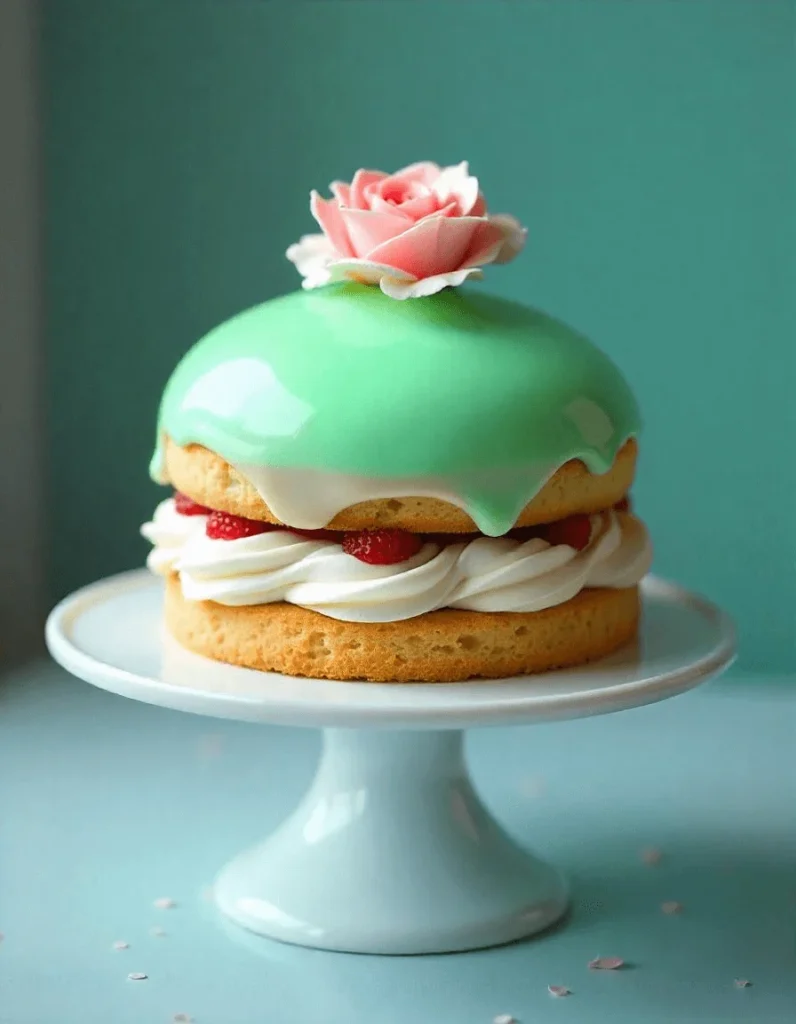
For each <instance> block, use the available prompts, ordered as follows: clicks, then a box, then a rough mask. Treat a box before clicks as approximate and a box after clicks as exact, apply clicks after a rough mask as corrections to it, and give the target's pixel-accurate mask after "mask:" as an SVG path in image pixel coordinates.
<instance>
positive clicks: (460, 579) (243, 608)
mask: <svg viewBox="0 0 796 1024" xmlns="http://www.w3.org/2000/svg"><path fill="white" fill-rule="evenodd" d="M331 189H332V193H333V198H332V199H329V200H324V199H321V197H320V196H318V194H317V193H312V197H311V210H312V212H313V214H314V215H315V217H316V220H317V221H318V223H319V224H320V226H321V228H322V234H319V235H309V236H304V237H303V238H302V239H301V241H300V242H299V243H297V244H296V245H295V246H291V248H290V249H289V250H288V257H289V258H290V259H291V260H292V261H293V262H294V263H295V265H296V266H297V267H298V269H299V271H300V272H301V273H302V275H303V277H304V281H303V285H304V287H303V288H302V289H301V290H298V291H296V292H293V293H290V294H288V295H284V296H281V297H278V298H275V299H271V300H269V301H267V302H264V303H262V304H261V305H259V306H256V307H254V308H253V309H249V310H247V311H245V312H243V313H241V314H239V315H238V316H236V317H233V318H232V319H231V320H229V321H228V322H226V323H224V324H222V325H221V326H220V327H217V328H216V329H215V330H213V331H211V332H210V333H209V334H208V335H207V336H206V337H204V338H203V339H202V340H201V341H199V342H198V343H197V344H196V345H195V346H194V347H193V348H192V349H191V350H190V351H189V352H188V353H187V354H186V355H185V356H184V358H183V359H182V361H181V362H180V363H179V364H178V366H177V368H176V369H175V371H174V373H173V374H172V376H171V378H170V380H169V382H168V384H167V386H166V389H165V392H164V395H163V398H162V401H161V406H160V412H159V419H158V425H157V446H156V451H155V454H154V457H153V460H152V466H151V473H152V476H153V477H154V478H155V479H156V480H157V481H159V482H160V483H163V484H168V485H170V486H171V487H172V488H173V489H174V494H173V496H172V497H169V498H167V499H166V500H165V501H163V502H161V504H160V505H159V506H158V507H157V509H156V511H155V514H154V516H153V518H152V521H151V522H149V523H147V524H145V525H144V526H143V527H142V532H143V533H144V535H145V536H146V537H147V538H148V539H149V540H150V541H151V542H152V545H153V547H152V550H151V552H150V554H149V557H148V565H149V567H150V568H151V569H152V570H153V571H154V572H156V573H159V574H161V575H163V576H164V577H165V621H166V626H167V629H168V631H169V632H170V633H171V634H172V636H173V637H174V638H175V639H176V640H177V641H178V642H179V643H180V644H181V645H183V646H184V647H186V648H188V649H189V650H192V651H194V652H197V653H199V654H202V655H205V656H206V657H209V658H214V659H217V660H219V661H223V662H228V663H231V664H235V665H242V666H245V667H248V668H253V669H258V670H263V671H276V672H281V673H286V674H289V675H299V676H311V677H317V678H322V679H330V680H363V681H380V682H396V683H401V682H447V681H455V680H467V679H475V678H487V679H489V678H503V677H507V676H514V675H523V674H528V673H536V672H543V671H547V670H550V669H555V668H561V667H566V666H572V665H578V664H581V663H584V662H588V661H592V660H594V659H597V658H601V657H603V656H605V655H608V654H610V653H612V652H614V651H616V650H617V649H619V648H620V647H622V646H623V645H625V644H627V643H628V642H630V641H632V640H633V639H634V638H635V636H636V634H637V630H638V624H639V615H640V602H639V587H638V585H639V582H640V580H641V579H642V577H643V576H644V575H645V573H646V572H647V570H648V569H649V565H650V561H651V547H650V541H649V537H648V535H647V531H646V528H645V527H644V524H643V523H642V522H641V520H640V519H638V518H637V517H636V516H635V515H634V513H633V510H632V508H631V505H630V501H629V496H628V493H629V490H630V487H631V485H632V482H633V478H634V473H635V468H636V458H637V453H638V447H637V437H638V433H639V429H640V416H639V411H638V407H637V404H636V401H635V399H634V397H633V394H632V392H631V390H630V388H629V387H628V385H627V383H626V381H625V380H624V378H623V377H622V375H621V373H620V372H619V370H618V369H617V368H616V366H615V365H614V364H613V362H612V361H611V360H610V359H609V358H608V357H607V356H606V355H605V354H604V353H603V352H601V351H600V349H598V348H597V347H596V346H595V345H593V344H592V343H591V342H590V341H589V340H587V339H586V338H585V337H584V336H582V335H581V334H579V333H578V332H576V331H574V330H572V329H571V328H569V327H567V326H565V325H564V324H563V323H561V322H559V321H558V320H556V319H554V318H553V317H551V316H548V315H547V314H545V313H542V312H540V311H538V310H535V309H532V308H530V307H527V306H524V305H522V304H519V303H516V302H512V301H508V300H506V299H501V298H497V297H494V296H490V295H488V294H485V293H482V292H480V291H478V290H477V289H473V288H471V287H469V286H468V287H465V288H463V287H461V286H462V284H463V283H464V282H465V280H467V279H468V278H476V279H477V278H478V277H480V276H481V268H482V267H483V266H485V265H487V264H489V263H499V262H505V261H506V260H507V259H510V258H513V256H515V255H516V254H517V253H518V252H519V251H520V249H521V248H522V245H523V243H524V240H525V232H524V230H523V229H522V228H521V226H520V225H519V223H518V222H517V221H516V220H515V219H514V218H512V217H509V216H506V215H493V214H489V213H488V212H487V208H486V203H485V201H484V198H483V196H482V194H481V192H480V190H479V188H478V183H477V181H476V179H475V178H473V177H472V176H471V175H470V174H469V170H468V167H467V165H466V164H461V165H458V166H456V167H450V168H439V167H437V166H436V165H435V164H430V163H423V164H414V165H412V166H411V167H408V168H405V169H404V170H403V171H400V172H398V173H397V174H395V175H386V174H382V173H381V172H375V171H374V172H372V171H359V172H357V175H355V177H354V179H353V180H352V182H351V183H350V184H346V183H343V182H335V183H333V184H332V186H331Z"/></svg>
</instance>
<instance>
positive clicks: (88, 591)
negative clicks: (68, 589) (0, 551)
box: [47, 570, 735, 954]
mask: <svg viewBox="0 0 796 1024" xmlns="http://www.w3.org/2000/svg"><path fill="white" fill-rule="evenodd" d="M642 591H643V600H644V614H643V624H642V628H641V633H640V637H639V641H638V643H637V644H634V645H632V646H631V647H628V648H626V649H624V650H623V651H621V652H619V653H618V654H616V655H613V656H612V657H610V658H607V659H604V660H602V661H599V662H595V663H594V664H592V665H587V666H583V667H581V668H577V669H568V670H564V671H559V672H548V673H545V674H543V675H535V676H525V677H517V678H512V679H501V680H494V681H489V680H488V681H478V682H467V683H443V684H439V683H437V684H423V683H413V684H403V685H395V684H375V683H344V682H329V681H324V680H316V679H302V678H296V677H291V676H284V675H280V674H278V673H267V672H254V671H251V670H249V669H242V668H235V667H233V666H229V665H223V664H220V663H217V662H213V661H210V660H207V659H205V658H201V657H199V656H198V655H194V654H191V653H190V652H188V651H185V650H183V649H182V648H180V647H179V646H178V645H177V644H176V642H175V641H173V640H172V639H171V638H170V637H168V636H165V635H164V630H163V627H162V623H161V612H162V600H163V592H162V585H161V582H160V581H159V580H157V579H155V578H153V577H152V576H151V575H150V574H149V573H148V572H146V570H136V571H134V572H130V573H123V574H121V575H119V576H113V577H111V578H109V579H106V580H101V581H100V582H98V583H94V584H92V585H91V586H88V587H85V588H84V589H82V590H79V591H77V592H76V593H74V594H72V595H71V596H70V597H68V598H66V599H65V600H64V601H62V602H61V603H60V604H59V605H57V607H56V608H55V609H54V610H53V611H52V613H51V614H50V617H49V619H48V622H47V643H48V646H49V649H50V652H51V653H52V655H53V657H54V658H55V660H56V661H58V662H59V663H60V664H61V665H62V666H63V667H64V668H65V669H67V670H68V671H69V672H71V673H72V674H74V675H76V676H78V677H79V678H81V679H84V680H86V682H89V683H93V684H94V685H95V686H99V687H101V688H102V689H105V690H110V691H111V692H113V693H118V694H121V695H122V696H125V697H131V698H133V699H135V700H141V701H146V702H147V703H150V704H158V705H161V706H164V707H168V708H174V709H176V710H179V711H189V712H193V713H196V714H202V715H212V716H216V717H219V718H232V719H240V720H243V721H249V722H268V723H271V724H274V725H290V726H306V727H310V728H320V729H323V730H324V743H323V753H322V756H321V760H320V764H319V766H318V770H317V774H316V776H315V780H314V782H313V783H312V785H311V787H310V789H309V791H308V793H307V794H306V796H305V797H304V799H303V800H302V801H301V803H300V804H299V806H298V807H297V808H296V809H295V811H294V812H293V814H292V815H291V816H290V817H289V818H288V819H287V820H286V821H285V822H284V824H282V825H281V827H280V828H278V829H277V831H276V832H275V833H274V834H273V835H271V836H270V837H269V838H268V839H266V840H265V841H264V842H263V843H261V844H260V845H258V846H255V847H254V848H252V849H250V850H247V851H246V852H244V853H241V854H239V855H238V856H237V857H235V858H234V859H233V860H232V861H231V862H230V863H228V864H227V865H226V867H224V868H223V870H222V871H221V873H220V875H219V876H218V879H217V880H216V884H215V886H214V893H215V898H216V901H217V903H218V905H219V907H220V908H221V910H222V911H223V912H224V913H225V914H227V915H228V916H229V917H230V918H232V920H234V921H236V922H237V923H238V924H240V925H243V926H244V927H245V928H248V929H250V930H251V931H253V932H257V933H259V934H261V935H267V936H269V937H271V938H274V939H279V940H282V941H284V942H291V943H297V944H299V945H305V946H314V947H318V948H321V949H332V950H343V951H348V952H361V953H394V954H405V953H432V952H453V951H456V950H465V949H477V948H481V947H485V946H493V945H498V944H501V943H505V942H511V941H513V940H516V939H520V938H523V937H524V936H528V935H531V934H533V933H535V932H539V931H541V930H543V929H545V928H547V927H549V926H550V925H552V924H553V923H554V922H555V921H557V920H558V919H559V918H560V917H561V916H562V915H563V914H564V913H565V911H566V909H567V903H568V896H567V887H566V883H565V882H564V880H563V878H562V877H561V875H560V874H559V873H558V871H557V870H556V869H555V868H554V867H553V866H551V865H549V864H547V863H545V862H544V861H542V860H540V859H538V858H537V857H535V856H534V855H533V854H531V853H529V852H528V851H526V850H525V849H523V848H522V847H521V846H520V845H518V844H517V843H516V842H515V841H514V839H512V838H511V837H510V836H509V835H508V834H507V833H506V832H505V831H504V830H503V828H502V827H501V826H500V825H499V824H498V823H497V822H496V821H495V819H494V818H493V817H492V815H491V814H490V812H489V811H488V810H487V808H486V807H485V806H484V804H483V803H482V802H481V800H480V799H479V797H478V795H477V793H476V792H475V790H474V788H473V785H472V782H471V780H470V777H469V774H468V771H467V766H466V764H465V760H464V754H463V737H464V730H465V729H467V728H470V727H475V726H500V725H518V724H520V723H538V722H551V721H556V720H560V719H566V718H579V717H583V716H586V715H597V714H605V713H607V712H611V711H620V710H623V709H626V708H632V707H637V706H640V705H642V704H649V703H652V702H654V701H658V700H662V699H664V698H666V697H671V696H674V695H675V694H678V693H682V692H684V691H685V690H688V689H690V688H691V687H694V686H696V685H698V684H699V683H702V682H704V681H705V680H707V679H709V678H710V677H712V676H715V675H717V674H718V673H719V672H721V671H722V670H724V669H725V668H726V667H727V666H728V665H729V664H730V663H731V662H732V660H733V657H734V650H735V637H734V630H733V627H732V623H731V622H730V620H729V618H728V617H727V616H726V615H725V614H724V613H723V612H721V611H720V610H719V609H718V608H716V607H715V606H713V605H711V604H710V603H709V602H707V601H705V600H703V599H702V598H699V597H697V596H695V595H693V594H691V593H689V592H688V591H686V590H684V589H682V588H681V587H678V586H676V585H674V584H671V583H667V582H665V581H663V580H660V579H657V578H655V577H648V578H647V579H646V580H645V581H644V583H643V584H642Z"/></svg>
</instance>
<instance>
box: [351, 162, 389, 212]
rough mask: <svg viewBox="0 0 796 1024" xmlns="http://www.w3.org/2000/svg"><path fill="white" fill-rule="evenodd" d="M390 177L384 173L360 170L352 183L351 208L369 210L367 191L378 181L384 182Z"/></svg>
mask: <svg viewBox="0 0 796 1024" xmlns="http://www.w3.org/2000/svg"><path fill="white" fill-rule="evenodd" d="M387 177H388V175H386V174H385V173H384V171H365V170H359V171H357V173H356V174H355V175H354V179H353V181H352V182H351V192H350V199H351V206H352V207H353V208H354V209H355V210H367V209H368V201H367V199H366V197H365V189H366V188H367V187H368V186H369V185H372V184H374V183H375V182H377V181H383V180H384V179H385V178H387Z"/></svg>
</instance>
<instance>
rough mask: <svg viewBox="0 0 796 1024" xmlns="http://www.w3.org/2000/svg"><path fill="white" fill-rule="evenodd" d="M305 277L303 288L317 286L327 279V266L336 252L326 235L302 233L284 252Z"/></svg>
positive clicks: (324, 282)
mask: <svg viewBox="0 0 796 1024" xmlns="http://www.w3.org/2000/svg"><path fill="white" fill-rule="evenodd" d="M285 255H286V256H287V258H288V259H289V260H290V262H291V263H292V264H294V266H295V267H296V270H298V272H299V273H300V274H301V276H302V277H303V278H304V279H305V280H304V281H303V282H302V284H303V287H304V288H317V287H319V286H320V285H322V284H327V283H328V281H329V273H328V269H327V268H328V266H329V263H330V262H331V261H332V260H333V259H334V258H335V256H336V255H337V252H336V250H335V248H334V246H333V245H332V243H331V242H330V241H329V239H328V238H327V237H326V235H322V234H317V235H302V237H301V238H300V239H299V240H298V242H294V243H293V245H291V246H289V247H288V250H287V252H286V253H285Z"/></svg>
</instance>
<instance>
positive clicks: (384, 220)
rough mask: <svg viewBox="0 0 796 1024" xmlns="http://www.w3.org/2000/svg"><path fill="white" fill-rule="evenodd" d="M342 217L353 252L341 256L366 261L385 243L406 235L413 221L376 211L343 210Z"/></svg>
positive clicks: (391, 213)
mask: <svg viewBox="0 0 796 1024" xmlns="http://www.w3.org/2000/svg"><path fill="white" fill-rule="evenodd" d="M340 216H341V218H342V220H343V223H344V224H345V229H346V232H347V234H348V238H349V241H350V244H351V252H350V253H347V254H341V255H349V256H355V257H356V258H357V259H365V258H366V257H367V256H368V255H369V254H370V253H371V252H373V250H374V249H376V248H377V247H378V246H380V245H381V244H382V243H383V242H389V241H390V239H392V238H396V237H397V236H398V235H402V234H404V233H405V232H406V231H407V230H408V229H409V228H410V227H411V223H412V222H411V221H409V220H407V218H406V217H401V216H399V215H396V214H395V213H393V212H390V213H378V212H377V211H376V210H341V211H340Z"/></svg>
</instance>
